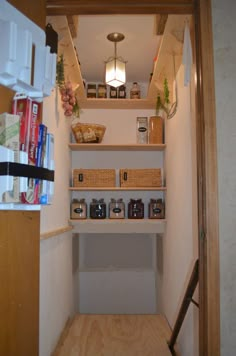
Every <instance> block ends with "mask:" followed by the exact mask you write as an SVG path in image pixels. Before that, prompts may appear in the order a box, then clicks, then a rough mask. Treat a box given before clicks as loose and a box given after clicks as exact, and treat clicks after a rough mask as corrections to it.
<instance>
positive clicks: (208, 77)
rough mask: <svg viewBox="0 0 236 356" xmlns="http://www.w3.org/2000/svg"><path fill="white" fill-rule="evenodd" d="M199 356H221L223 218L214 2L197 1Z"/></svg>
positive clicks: (207, 0) (206, 0)
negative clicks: (214, 44)
mask: <svg viewBox="0 0 236 356" xmlns="http://www.w3.org/2000/svg"><path fill="white" fill-rule="evenodd" d="M196 56H197V77H198V80H197V106H198V112H197V166H198V202H199V207H198V209H199V262H200V271H199V273H200V276H199V280H200V282H199V293H200V295H199V298H200V299H199V302H200V317H199V318H200V320H199V328H200V330H199V346H200V348H199V354H200V355H201V356H208V355H214V356H218V355H220V307H219V306H220V301H219V288H220V287H219V218H218V180H217V146H216V112H215V90H214V89H215V85H214V84H215V83H214V62H213V35H212V17H211V1H210V0H198V1H196Z"/></svg>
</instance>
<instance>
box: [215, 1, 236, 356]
mask: <svg viewBox="0 0 236 356" xmlns="http://www.w3.org/2000/svg"><path fill="white" fill-rule="evenodd" d="M235 14H236V2H235V1H234V0H225V1H221V0H212V15H213V35H214V66H215V86H216V121H217V148H218V174H219V176H218V179H219V233H220V286H221V287H220V290H221V295H220V298H221V302H220V305H221V355H222V356H229V355H234V354H235V350H236V317H235V315H236V314H235V313H236V298H235V296H236V259H235V253H236V238H235V237H236V236H235V228H236V224H235V216H236V189H235V181H236V179H235V178H236V165H235V153H236V121H235V107H234V105H235V82H236V71H235V63H236V45H235V33H236V23H235Z"/></svg>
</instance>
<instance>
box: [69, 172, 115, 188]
mask: <svg viewBox="0 0 236 356" xmlns="http://www.w3.org/2000/svg"><path fill="white" fill-rule="evenodd" d="M115 185H116V172H115V169H74V170H73V186H74V187H115Z"/></svg>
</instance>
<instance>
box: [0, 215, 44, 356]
mask: <svg viewBox="0 0 236 356" xmlns="http://www.w3.org/2000/svg"><path fill="white" fill-rule="evenodd" d="M39 221H40V212H38V211H37V212H30V211H14V210H12V211H1V212H0V226H1V234H0V281H1V293H0V315H1V322H0V355H5V356H14V355H17V356H26V355H32V356H37V355H38V350H39V229H40V224H39Z"/></svg>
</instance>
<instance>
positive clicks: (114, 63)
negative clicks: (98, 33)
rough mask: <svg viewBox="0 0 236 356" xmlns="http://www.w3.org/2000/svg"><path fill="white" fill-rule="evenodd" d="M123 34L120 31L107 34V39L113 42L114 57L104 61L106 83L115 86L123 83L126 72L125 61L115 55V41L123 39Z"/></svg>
mask: <svg viewBox="0 0 236 356" xmlns="http://www.w3.org/2000/svg"><path fill="white" fill-rule="evenodd" d="M124 38H125V36H124V35H123V34H122V33H118V32H113V33H110V34H109V35H108V36H107V39H108V40H109V41H111V42H114V45H115V53H114V57H110V58H108V60H107V61H106V62H105V63H106V78H105V81H106V84H108V85H110V86H113V87H115V88H117V87H119V86H120V85H123V84H125V81H126V74H125V64H126V62H125V61H124V60H123V59H122V58H121V57H117V43H118V42H120V41H123V39H124Z"/></svg>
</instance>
